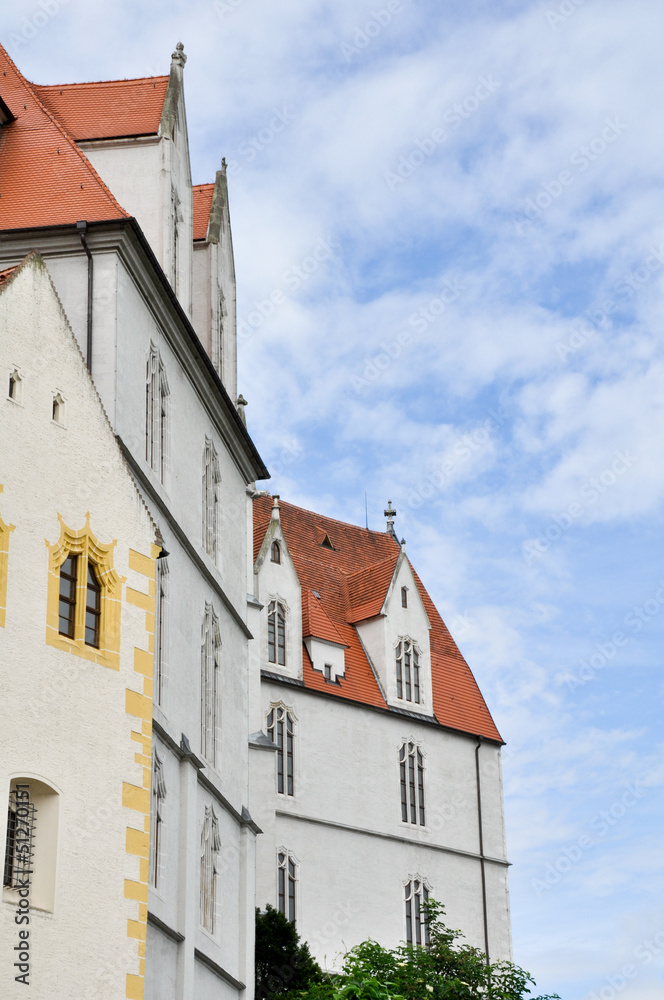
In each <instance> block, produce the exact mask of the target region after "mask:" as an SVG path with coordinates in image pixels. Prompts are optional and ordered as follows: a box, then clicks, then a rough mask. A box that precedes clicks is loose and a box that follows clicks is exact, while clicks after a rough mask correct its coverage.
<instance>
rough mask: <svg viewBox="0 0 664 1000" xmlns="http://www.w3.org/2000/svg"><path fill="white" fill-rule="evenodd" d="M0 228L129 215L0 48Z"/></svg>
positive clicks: (47, 224) (22, 227)
mask: <svg viewBox="0 0 664 1000" xmlns="http://www.w3.org/2000/svg"><path fill="white" fill-rule="evenodd" d="M0 97H1V98H2V100H3V101H4V102H5V103H6V105H7V106H8V107H9V110H10V111H11V112H12V114H13V115H14V116H15V119H16V120H15V121H13V122H9V123H8V124H7V125H3V126H2V129H0V229H27V228H33V227H34V228H36V227H41V226H54V225H67V224H69V223H75V222H77V221H78V220H79V219H85V220H87V221H88V222H96V221H99V220H112V219H123V218H129V215H128V213H127V212H125V210H124V209H123V208H122V207H121V206H120V205H119V204H118V202H117V201H116V200H115V198H114V197H113V195H112V194H111V192H110V191H109V189H108V188H107V187H106V185H105V184H104V182H103V181H102V179H101V177H99V175H98V174H97V172H96V171H95V169H94V168H93V166H92V164H91V163H90V162H89V160H88V159H87V158H86V157H85V156H84V155H83V153H82V152H81V151H80V149H79V148H78V147H77V145H76V143H75V142H74V140H73V139H72V138H71V137H70V136H69V135H68V134H67V132H66V131H65V129H64V128H63V127H62V126H61V125H60V123H59V122H58V121H57V120H56V118H55V117H54V116H53V115H52V114H51V113H50V112H49V111H48V110H47V109H46V108H45V107H44V105H43V104H42V103H41V101H40V100H39V98H38V97H37V95H36V94H35V92H34V89H33V88H32V86H31V85H30V84H29V83H28V82H27V80H25V78H24V77H23V76H22V75H21V74H20V73H19V71H18V70H17V68H16V66H15V65H14V63H13V62H12V61H11V59H10V58H9V56H8V55H7V53H6V52H5V50H4V49H3V48H2V47H1V46H0Z"/></svg>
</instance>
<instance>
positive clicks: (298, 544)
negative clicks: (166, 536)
mask: <svg viewBox="0 0 664 1000" xmlns="http://www.w3.org/2000/svg"><path fill="white" fill-rule="evenodd" d="M271 510H272V497H270V496H258V497H256V499H255V500H254V559H256V557H257V556H258V552H259V551H260V547H261V545H262V542H263V539H264V537H265V532H266V531H267V528H268V525H269V522H270V513H271ZM279 514H280V519H281V527H282V530H283V533H284V537H285V538H286V542H287V544H288V549H289V552H290V554H291V557H292V559H293V564H294V566H295V571H296V573H297V575H298V578H299V580H300V585H301V587H302V595H303V615H304V616H305V619H306V620H307V621H308V622H309V624H308V626H307V627H308V628H311V622H310V619H311V613H312V612H311V608H312V605H311V599H312V595H311V593H310V592H311V591H314V590H315V591H317V592H318V593H319V594H320V601H318V600H317V599H316V598H313V600H316V602H317V603H318V604H319V605H320V607H321V609H322V610H323V611H324V613H325V616H326V617H327V618H328V619H329V621H330V622H331V624H332V626H333V627H334V629H335V631H336V632H338V634H339V635H340V636H341V638H342V639H343V641H344V643H345V644H346V645H347V649H346V652H345V660H346V675H345V677H342V678H340V679H339V684H335V685H330V684H328V683H326V681H325V678H324V677H323V675H322V674H321V673H320V672H319V671H315V670H313V669H312V667H311V663H310V660H309V657H308V656H304V657H303V679H304V684H305V686H306V687H309V688H313V689H315V690H318V691H325V692H326V693H327V694H329V695H331V696H332V697H334V696H339V697H343V698H349V699H351V700H352V701H358V702H362V703H363V704H366V705H372V706H377V707H380V708H384V709H387V708H388V705H387V704H386V702H385V699H384V698H383V695H382V693H381V690H380V687H379V685H378V681H377V679H376V676H375V675H374V672H373V670H372V668H371V665H370V663H369V661H368V659H367V656H366V653H365V652H364V649H363V647H362V644H361V642H360V640H359V636H358V633H357V630H356V629H355V628H354V627H353V625H352V624H351V623H350V622H349V618H353V620H355V621H360V620H362V619H361V618H357V617H355V615H357V614H361V615H364V614H365V612H367V611H371V612H372V613H373V614H378V613H379V611H380V609H381V607H382V605H383V602H384V600H385V595H386V593H387V588H388V587H389V584H390V581H391V579H392V576H393V573H394V568H395V566H396V561H397V558H398V555H399V545H398V543H397V541H396V539H394V538H393V537H392V536H391V535H388V534H387V533H386V532H385V533H383V532H377V531H369V530H368V529H367V528H359V527H357V526H356V525H353V524H345V523H344V522H342V521H337V520H334V519H333V518H328V517H322V516H321V515H320V514H315V513H313V511H308V510H303V509H302V508H301V507H295V506H293V505H292V504H289V503H286V502H285V501H283V500H280V501H279ZM326 532H327V534H328V535H329V536H330V539H331V540H332V543H333V544H334V549H329V548H326V547H324V546H321V538H322V537H324V534H325V533H326ZM411 568H412V567H411ZM413 575H414V577H415V581H416V583H417V587H418V590H419V592H420V595H421V597H422V601H423V603H424V607H425V610H426V612H427V614H428V616H429V621H430V623H431V631H430V633H429V636H430V643H431V672H432V682H433V708H434V713H435V718H436V720H437V721H438V722H439V723H440V724H441V725H443V726H445V727H447V728H450V729H456V730H458V731H460V732H464V733H470V734H472V735H481V736H484V737H486V738H487V739H491V740H497V741H500V742H502V741H501V737H500V733H499V732H498V730H497V729H496V726H495V724H494V722H493V719H492V718H491V715H490V713H489V710H488V708H487V706H486V703H485V701H484V699H483V697H482V695H481V693H480V690H479V688H478V686H477V682H476V681H475V678H474V677H473V675H472V673H471V670H470V668H469V666H468V664H467V663H466V661H465V660H464V658H463V656H462V655H461V652H460V651H459V648H458V647H457V645H456V643H455V642H454V640H453V639H452V636H451V635H450V633H449V631H448V630H447V627H446V626H445V623H444V622H443V620H442V618H441V617H440V615H439V614H438V611H437V610H436V608H435V606H434V604H433V602H432V600H431V598H430V597H429V595H428V593H427V591H426V589H425V588H424V585H423V584H422V582H421V580H420V579H419V577H418V576H417V574H415V572H414V571H413ZM355 602H357V603H355ZM376 609H377V610H376Z"/></svg>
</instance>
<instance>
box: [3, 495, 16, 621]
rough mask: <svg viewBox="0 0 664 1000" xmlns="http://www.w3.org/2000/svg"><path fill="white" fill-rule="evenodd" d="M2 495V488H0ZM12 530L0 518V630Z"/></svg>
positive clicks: (4, 608) (4, 611)
mask: <svg viewBox="0 0 664 1000" xmlns="http://www.w3.org/2000/svg"><path fill="white" fill-rule="evenodd" d="M0 493H2V486H0ZM13 530H14V525H13V524H5V522H4V521H3V520H2V518H1V517H0V628H4V626H5V613H6V609H7V576H8V572H9V536H10V535H11V533H12V531H13Z"/></svg>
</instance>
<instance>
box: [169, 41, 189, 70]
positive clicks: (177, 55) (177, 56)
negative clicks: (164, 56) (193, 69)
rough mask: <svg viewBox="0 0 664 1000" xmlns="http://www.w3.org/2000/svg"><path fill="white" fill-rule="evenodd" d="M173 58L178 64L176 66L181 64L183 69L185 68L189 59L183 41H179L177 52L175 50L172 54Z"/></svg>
mask: <svg viewBox="0 0 664 1000" xmlns="http://www.w3.org/2000/svg"><path fill="white" fill-rule="evenodd" d="M171 59H172V60H173V62H174V63H175V64H176V66H179V67H180V68H181V69H184V64H185V63H186V61H187V57H186V55H185V54H184V45H183V44H182V42H178V43H177V45H176V46H175V52H173V54H172V55H171Z"/></svg>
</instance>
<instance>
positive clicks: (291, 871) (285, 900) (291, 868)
mask: <svg viewBox="0 0 664 1000" xmlns="http://www.w3.org/2000/svg"><path fill="white" fill-rule="evenodd" d="M297 868H298V866H297V862H296V861H295V859H294V857H293V855H292V854H290V853H289V852H288V851H279V853H278V854H277V904H278V910H279V913H283V914H284V916H286V917H288V919H289V920H290V922H291V923H292V924H294V923H295V902H296V899H295V887H296V884H297Z"/></svg>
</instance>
